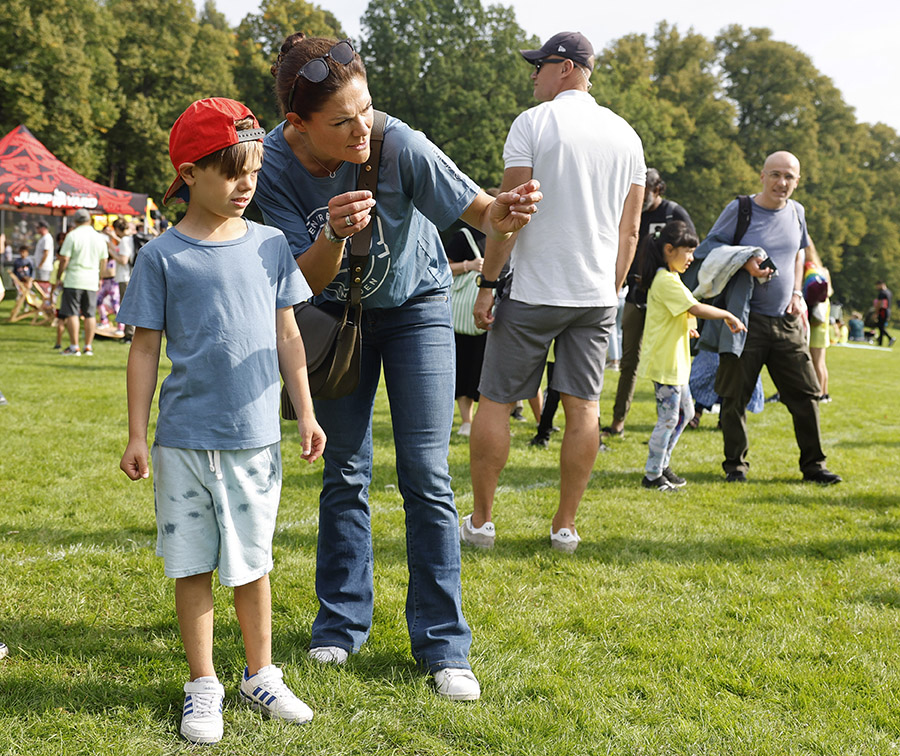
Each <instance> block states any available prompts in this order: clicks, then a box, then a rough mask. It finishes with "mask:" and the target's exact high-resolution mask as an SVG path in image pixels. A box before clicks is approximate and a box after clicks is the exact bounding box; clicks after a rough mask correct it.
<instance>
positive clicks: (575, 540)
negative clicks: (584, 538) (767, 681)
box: [550, 526, 581, 554]
mask: <svg viewBox="0 0 900 756" xmlns="http://www.w3.org/2000/svg"><path fill="white" fill-rule="evenodd" d="M580 542H581V537H580V536H579V535H578V531H577V530H575V528H572V529H571V530H569V529H568V528H560V529H559V530H557V531H556V532H555V533H554V532H553V527H552V526H551V527H550V546H551V547H552V548H554V549H556V550H557V551H563V552H565V553H566V554H574V553H575V549H577V548H578V544H579V543H580Z"/></svg>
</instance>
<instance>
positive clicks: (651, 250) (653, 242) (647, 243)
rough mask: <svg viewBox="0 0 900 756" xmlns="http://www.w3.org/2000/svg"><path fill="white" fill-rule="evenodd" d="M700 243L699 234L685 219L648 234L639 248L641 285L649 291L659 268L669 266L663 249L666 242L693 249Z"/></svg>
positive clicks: (671, 222)
mask: <svg viewBox="0 0 900 756" xmlns="http://www.w3.org/2000/svg"><path fill="white" fill-rule="evenodd" d="M699 243H700V240H699V239H698V238H697V234H696V233H695V232H694V231H692V230H691V227H690V226H689V225H688V224H687V223H685V222H684V221H680V220H677V221H670V222H669V223H666V225H665V226H663V227H662V228H661V229H658V230H657V231H654V232H653V233H650V234H647V235H646V236H645V237H644V239H643V241H642V242H641V246H640V249H638V252H637V253H638V271H639V272H640V274H641V277H640V287H641V288H642V289H643V290H644V291H647V290H649V289H650V284H652V283H653V277H654V276H655V275H656V271H657V269H659V268H668V264H667V263H666V255H665V252H664V251H663V250H665V248H666V244H671V245H672V246H673V247H675V248H677V247H690V248H691V249H693V248H694V247H696V246H697V245H698V244H699Z"/></svg>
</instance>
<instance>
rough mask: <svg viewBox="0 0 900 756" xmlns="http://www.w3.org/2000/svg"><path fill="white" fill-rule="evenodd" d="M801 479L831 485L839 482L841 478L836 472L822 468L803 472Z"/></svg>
mask: <svg viewBox="0 0 900 756" xmlns="http://www.w3.org/2000/svg"><path fill="white" fill-rule="evenodd" d="M803 480H804V481H806V482H807V483H819V484H821V485H823V486H831V485H834V484H835V483H840V482H841V481H842V480H843V478H842V477H841V476H840V475H838V474H837V473H833V472H831V471H830V470H826V469H825V468H822V469H821V470H817V471H816V472H814V473H803Z"/></svg>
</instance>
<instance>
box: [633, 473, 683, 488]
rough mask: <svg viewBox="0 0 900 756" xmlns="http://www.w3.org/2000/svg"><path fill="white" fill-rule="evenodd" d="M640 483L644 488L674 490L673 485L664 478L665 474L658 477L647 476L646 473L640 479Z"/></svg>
mask: <svg viewBox="0 0 900 756" xmlns="http://www.w3.org/2000/svg"><path fill="white" fill-rule="evenodd" d="M641 485H642V486H643V487H644V488H655V489H656V490H657V491H674V490H675V486H673V485H672V484H671V483H669V481H667V480H666V476H665V475H660V476H659V477H658V478H648V477H647V476H646V475H645V476H644V478H643V480H642V481H641Z"/></svg>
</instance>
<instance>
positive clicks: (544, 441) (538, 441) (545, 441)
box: [528, 433, 550, 449]
mask: <svg viewBox="0 0 900 756" xmlns="http://www.w3.org/2000/svg"><path fill="white" fill-rule="evenodd" d="M528 445H529V446H539V447H540V448H541V449H546V448H547V447H548V446H550V437H549V436H545V435H543V434H542V433H537V434H535V437H534V438H533V439H531V441H529V442H528Z"/></svg>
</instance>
